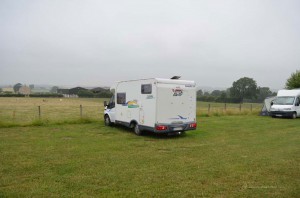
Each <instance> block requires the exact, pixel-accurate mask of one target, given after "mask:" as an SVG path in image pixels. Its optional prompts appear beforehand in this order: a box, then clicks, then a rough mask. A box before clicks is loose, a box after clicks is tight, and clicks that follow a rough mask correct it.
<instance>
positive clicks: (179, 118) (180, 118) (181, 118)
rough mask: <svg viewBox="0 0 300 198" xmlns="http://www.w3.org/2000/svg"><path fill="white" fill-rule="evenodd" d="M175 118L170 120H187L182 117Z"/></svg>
mask: <svg viewBox="0 0 300 198" xmlns="http://www.w3.org/2000/svg"><path fill="white" fill-rule="evenodd" d="M177 116H178V117H176V118H170V119H171V120H186V119H187V118H184V117H182V116H181V115H177Z"/></svg>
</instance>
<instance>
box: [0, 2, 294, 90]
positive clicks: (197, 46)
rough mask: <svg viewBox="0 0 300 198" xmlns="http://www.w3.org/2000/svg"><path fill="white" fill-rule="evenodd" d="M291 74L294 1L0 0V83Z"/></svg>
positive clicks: (267, 81)
mask: <svg viewBox="0 0 300 198" xmlns="http://www.w3.org/2000/svg"><path fill="white" fill-rule="evenodd" d="M297 69H298V70H299V69H300V1H299V0H103V1H102V0H0V84H12V85H13V84H15V83H17V82H20V83H23V84H52V85H70V86H73V85H74V86H77V85H80V86H110V85H112V83H113V82H115V81H119V80H128V79H139V78H149V77H163V78H169V77H172V76H173V75H180V76H182V79H188V80H195V81H196V83H197V85H198V86H211V87H225V88H226V87H230V86H231V85H232V83H233V81H236V80H238V79H239V78H241V77H250V78H253V79H254V80H256V82H257V85H258V86H261V87H264V86H267V87H270V88H283V87H284V85H285V82H286V79H287V78H288V77H289V76H290V75H291V73H292V72H295V71H296V70H297Z"/></svg>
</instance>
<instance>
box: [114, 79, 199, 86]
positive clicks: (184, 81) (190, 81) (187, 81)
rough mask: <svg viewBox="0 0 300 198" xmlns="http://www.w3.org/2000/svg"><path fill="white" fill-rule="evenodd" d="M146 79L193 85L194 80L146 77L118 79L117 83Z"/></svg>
mask: <svg viewBox="0 0 300 198" xmlns="http://www.w3.org/2000/svg"><path fill="white" fill-rule="evenodd" d="M146 80H153V81H156V82H158V83H166V84H183V85H186V84H193V85H195V81H192V80H177V79H166V78H147V79H136V80H124V81H118V82H117V83H122V82H132V81H146Z"/></svg>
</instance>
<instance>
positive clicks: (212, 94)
mask: <svg viewBox="0 0 300 198" xmlns="http://www.w3.org/2000/svg"><path fill="white" fill-rule="evenodd" d="M221 94H222V91H220V90H213V91H212V92H211V94H210V95H211V96H215V97H219V96H221Z"/></svg>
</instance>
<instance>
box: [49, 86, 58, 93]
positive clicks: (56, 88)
mask: <svg viewBox="0 0 300 198" xmlns="http://www.w3.org/2000/svg"><path fill="white" fill-rule="evenodd" d="M57 90H58V86H53V87H52V88H51V90H50V93H57Z"/></svg>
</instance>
